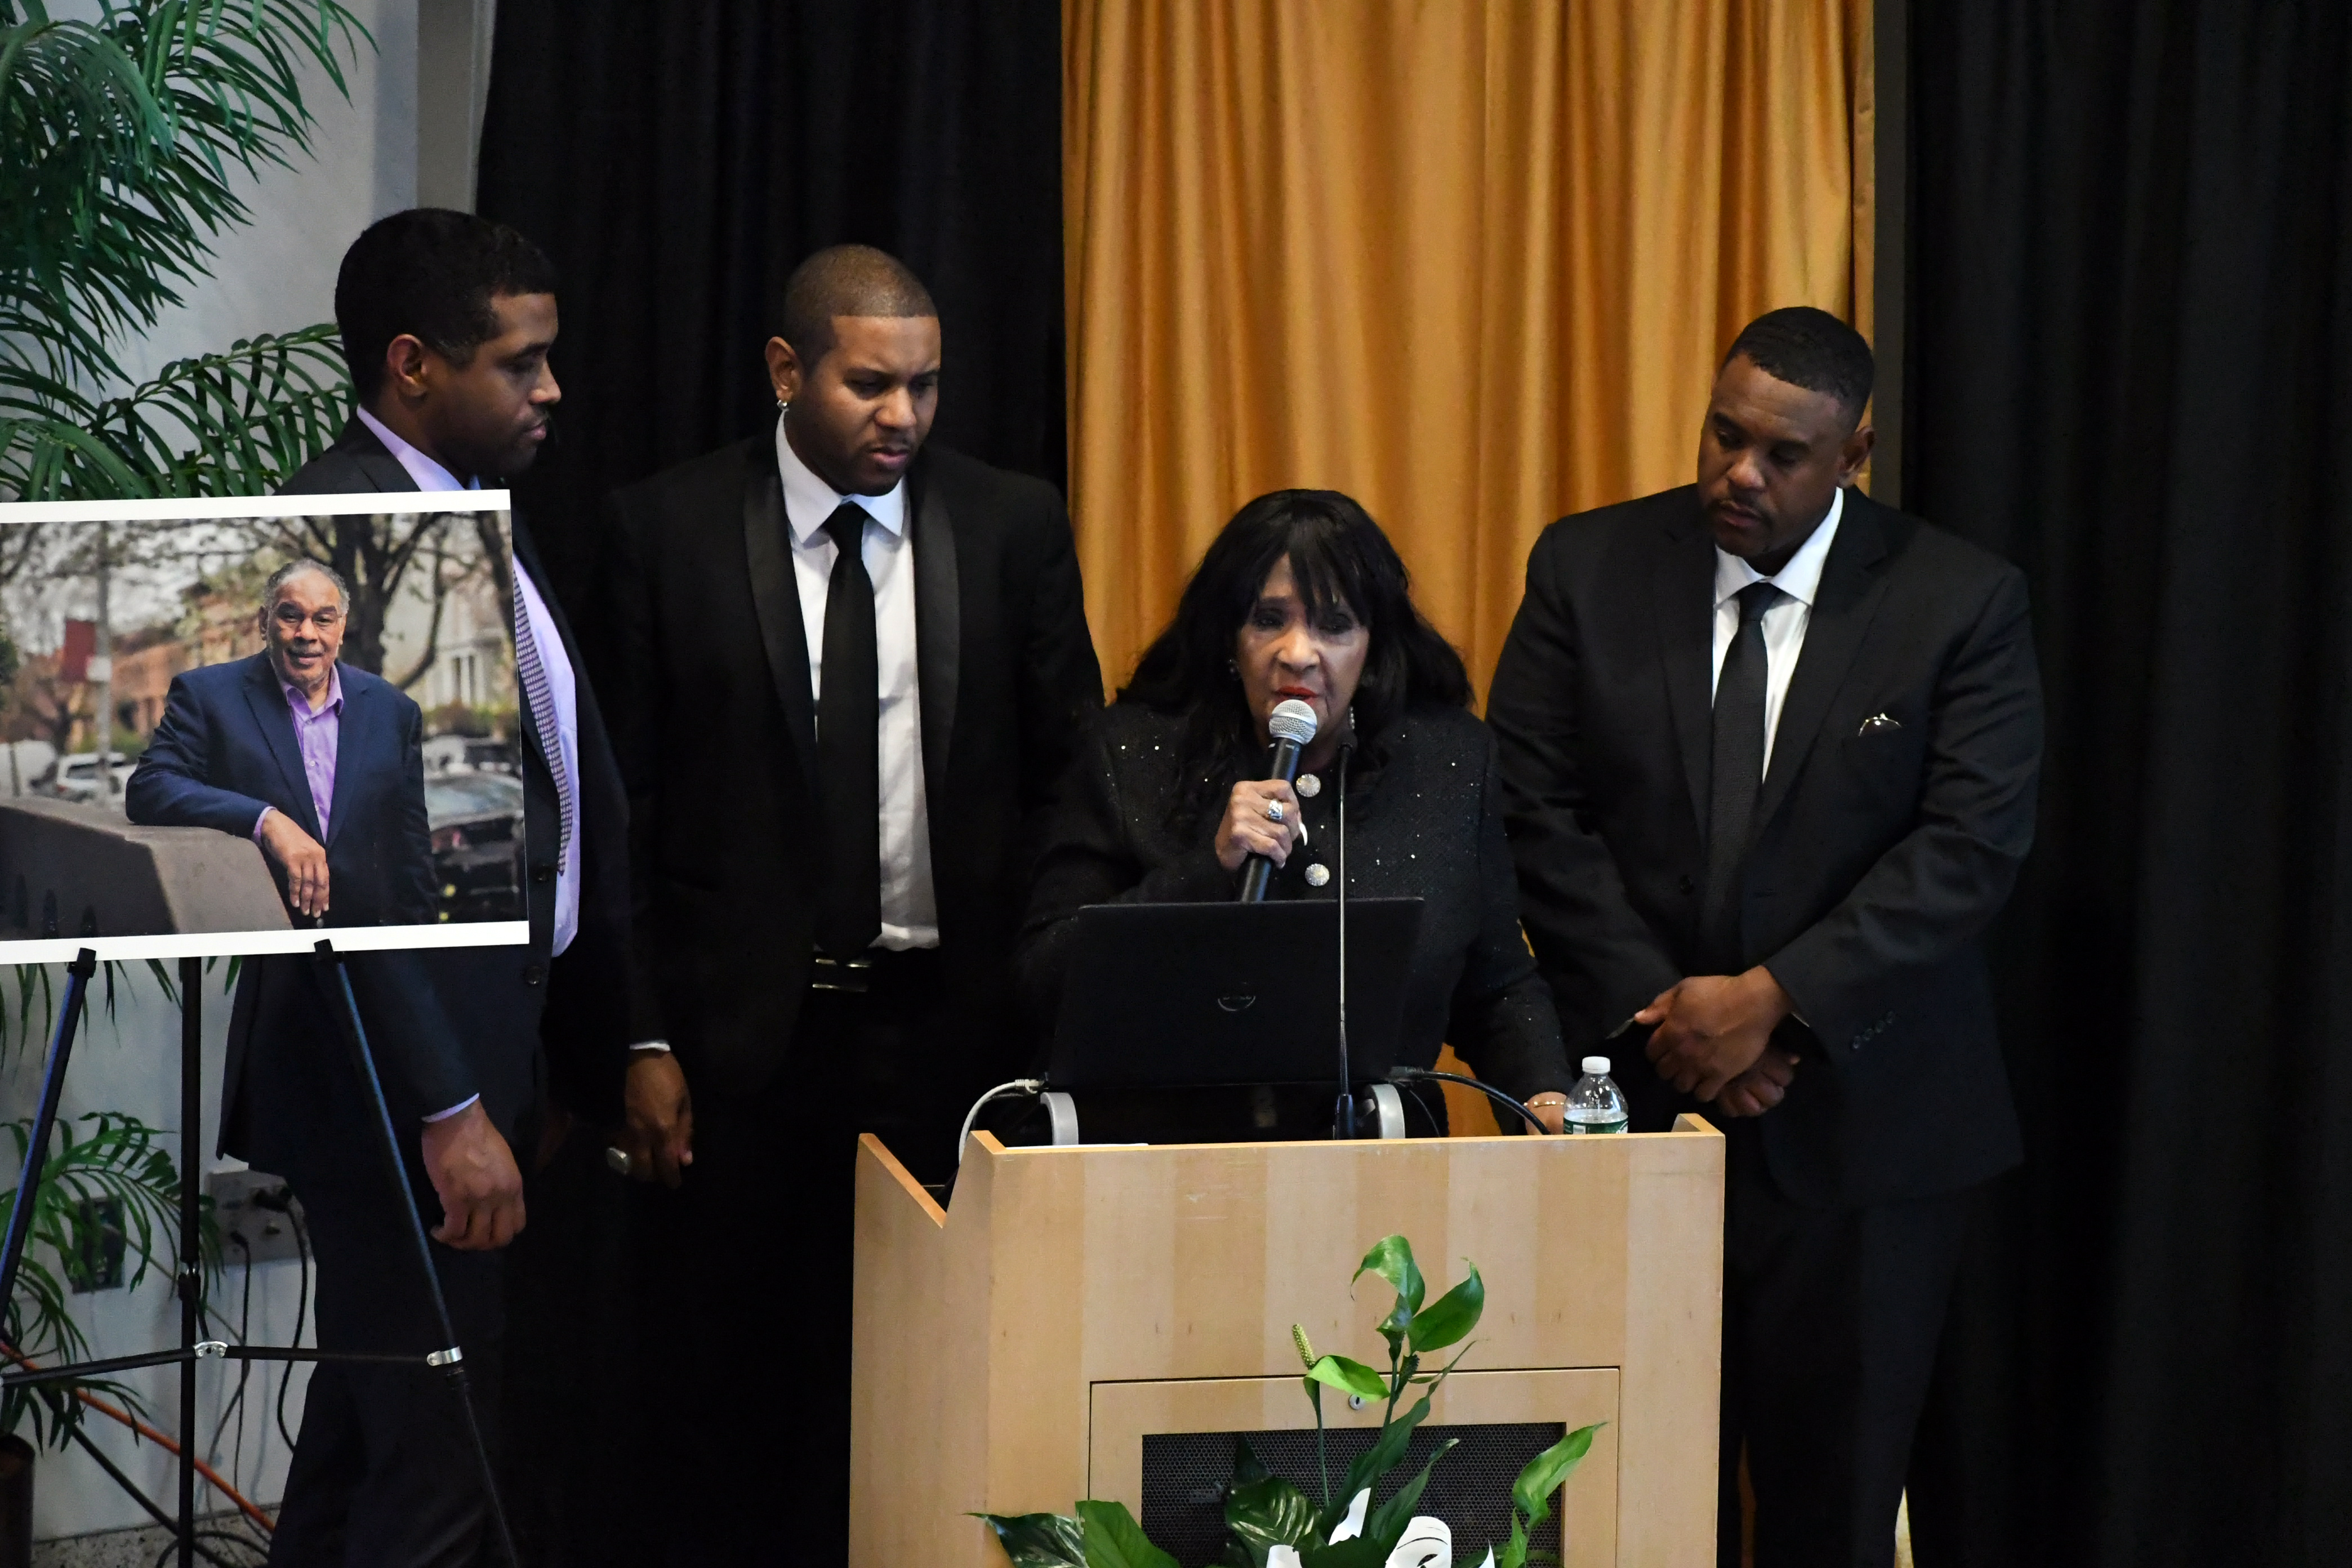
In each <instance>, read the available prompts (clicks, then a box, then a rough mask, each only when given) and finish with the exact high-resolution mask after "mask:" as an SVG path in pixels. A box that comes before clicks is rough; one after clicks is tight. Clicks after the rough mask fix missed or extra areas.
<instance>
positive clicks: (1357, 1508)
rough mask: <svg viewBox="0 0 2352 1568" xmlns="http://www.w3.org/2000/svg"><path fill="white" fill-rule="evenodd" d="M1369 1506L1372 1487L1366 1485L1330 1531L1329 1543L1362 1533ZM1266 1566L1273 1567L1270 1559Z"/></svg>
mask: <svg viewBox="0 0 2352 1568" xmlns="http://www.w3.org/2000/svg"><path fill="white" fill-rule="evenodd" d="M1371 1506H1372V1489H1371V1488H1370V1487H1366V1488H1365V1489H1363V1490H1362V1491H1360V1492H1358V1493H1357V1494H1356V1500H1355V1501H1353V1502H1351V1503H1349V1505H1348V1517H1347V1518H1345V1519H1343V1520H1341V1521H1339V1529H1337V1530H1335V1531H1332V1532H1331V1544H1332V1545H1334V1546H1337V1545H1339V1542H1343V1541H1353V1540H1355V1539H1356V1537H1358V1536H1360V1535H1361V1534H1363V1533H1364V1512H1365V1510H1367V1509H1369V1508H1370V1507H1371ZM1267 1568H1273V1564H1272V1563H1271V1562H1270V1561H1269V1563H1267Z"/></svg>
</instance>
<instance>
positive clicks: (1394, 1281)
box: [1348, 1236, 1428, 1328]
mask: <svg viewBox="0 0 2352 1568" xmlns="http://www.w3.org/2000/svg"><path fill="white" fill-rule="evenodd" d="M1367 1274H1377V1275H1379V1276H1380V1277H1381V1279H1385V1280H1387V1281H1388V1282H1389V1286H1390V1288H1391V1289H1393V1290H1395V1291H1396V1293H1397V1310H1395V1311H1392V1312H1391V1313H1390V1314H1389V1321H1390V1322H1391V1323H1393V1324H1395V1325H1396V1326H1397V1327H1398V1328H1402V1327H1403V1326H1404V1325H1405V1324H1406V1323H1409V1322H1411V1321H1412V1315H1413V1314H1414V1313H1415V1312H1418V1311H1420V1310H1421V1299H1422V1295H1423V1292H1424V1291H1425V1290H1426V1289H1428V1287H1427V1286H1426V1285H1425V1284H1424V1283H1423V1280H1422V1278H1421V1266H1420V1265H1419V1264H1417V1263H1415V1262H1414V1261H1413V1260H1412V1243H1411V1242H1410V1241H1407V1240H1406V1239H1405V1238H1404V1237H1401V1236H1384V1237H1381V1239H1380V1240H1378V1241H1376V1242H1374V1243H1372V1249H1371V1250H1370V1252H1367V1253H1366V1254H1364V1260H1363V1261H1362V1262H1361V1263H1360V1264H1358V1265H1356V1271H1355V1273H1353V1274H1351V1275H1349V1277H1348V1283H1349V1285H1350V1286H1351V1287H1352V1286H1353V1285H1354V1284H1355V1283H1356V1281H1357V1280H1359V1279H1362V1278H1363V1277H1364V1276H1365V1275H1367Z"/></svg>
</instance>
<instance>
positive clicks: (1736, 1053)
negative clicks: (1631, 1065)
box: [1633, 964, 1796, 1100]
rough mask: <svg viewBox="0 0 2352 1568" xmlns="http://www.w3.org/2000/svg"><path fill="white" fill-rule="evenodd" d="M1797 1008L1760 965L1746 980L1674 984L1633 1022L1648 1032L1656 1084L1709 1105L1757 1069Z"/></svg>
mask: <svg viewBox="0 0 2352 1568" xmlns="http://www.w3.org/2000/svg"><path fill="white" fill-rule="evenodd" d="M1795 1006H1796V1005H1795V1004H1794V1003H1793V1002H1791V1001H1790V998H1789V994H1788V993H1787V992H1786V991H1783V990H1781V989H1780V982H1779V981H1777V980H1775V979H1773V978H1772V973H1771V971H1769V970H1768V969H1766V968H1764V967H1763V966H1762V965H1761V964H1759V965H1758V966H1757V967H1756V968H1754V969H1751V970H1748V972H1747V973H1744V974H1694V975H1691V976H1689V977H1687V978H1685V979H1683V980H1677V981H1676V982H1675V983H1674V984H1672V985H1670V986H1668V987H1667V988H1666V989H1665V990H1664V991H1662V992H1660V993H1658V995H1657V998H1656V1000H1654V1001H1653V1002H1652V1003H1651V1004H1650V1005H1648V1006H1646V1007H1644V1008H1643V1009H1642V1010H1641V1011H1640V1012H1638V1013H1636V1014H1634V1015H1633V1021H1634V1022H1635V1023H1637V1024H1647V1025H1649V1026H1651V1033H1650V1044H1649V1056H1650V1060H1651V1061H1652V1062H1654V1064H1656V1066H1657V1069H1658V1076H1659V1077H1660V1078H1663V1079H1665V1080H1666V1081H1667V1082H1669V1083H1671V1084H1673V1085H1674V1086H1675V1088H1676V1089H1680V1090H1681V1091H1682V1092H1683V1093H1685V1094H1691V1095H1696V1096H1697V1097H1698V1098H1699V1099H1701V1100H1713V1099H1714V1098H1715V1097H1716V1096H1717V1095H1718V1094H1720V1093H1722V1092H1723V1089H1724V1086H1725V1085H1726V1084H1727V1083H1729V1082H1731V1080H1732V1079H1736V1078H1738V1077H1739V1075H1740V1074H1742V1073H1744V1072H1746V1071H1747V1070H1748V1068H1751V1067H1754V1066H1755V1065H1756V1062H1757V1059H1758V1058H1760V1057H1762V1056H1763V1055H1764V1051H1765V1047H1767V1046H1769V1044H1770V1043H1771V1040H1772V1031H1773V1029H1774V1028H1775V1027H1776V1026H1778V1025H1779V1024H1780V1020H1781V1019H1783V1018H1785V1017H1787V1016H1789V1015H1790V1013H1791V1012H1793V1011H1794V1010H1795Z"/></svg>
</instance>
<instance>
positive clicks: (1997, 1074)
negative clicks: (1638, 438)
mask: <svg viewBox="0 0 2352 1568" xmlns="http://www.w3.org/2000/svg"><path fill="white" fill-rule="evenodd" d="M1871 374H1872V366H1871V360H1870V351H1869V348H1868V346H1867V345H1866V344H1864V342H1863V341H1862V339H1861V337H1860V336H1859V335H1858V334H1856V333H1855V332H1854V331H1853V330H1852V329H1851V328H1849V327H1847V326H1845V325H1844V324H1843V322H1841V321H1837V320H1836V318H1834V317H1832V316H1830V315H1827V314H1826V313H1824V312H1822V311H1819V310H1801V309H1800V310H1776V311H1773V312H1771V313H1770V314H1769V315H1766V316H1763V317H1761V318H1759V319H1758V320H1757V321H1754V322H1753V323H1751V324H1750V325H1749V326H1748V328H1747V329H1746V330H1745V331H1743V332H1742V333H1741V334H1740V336H1739V339H1738V342H1735V343H1734V344H1733V345H1732V348H1731V352H1730V353H1729V354H1728V355H1727V357H1726V359H1725V361H1724V363H1723V366H1722V369H1721V371H1720V373H1719V374H1717V378H1716V383H1715V388H1714V392H1713V395H1712V398H1711V401H1710V402H1709V404H1708V406H1707V412H1706V422H1705V424H1704V426H1703V427H1702V429H1701V432H1700V437H1699V462H1698V483H1697V485H1696V486H1695V487H1690V488H1685V489H1677V490H1669V491H1667V492H1665V493H1664V494H1661V495H1655V496H1650V497H1647V498H1645V499H1643V500H1635V501H1628V502H1625V503H1623V504H1622V505H1618V506H1612V507H1606V508H1603V509H1601V510H1599V511H1595V512H1589V513H1585V514H1583V515H1580V516H1577V517H1570V518H1565V519H1562V520H1561V521H1559V522H1556V523H1554V524H1553V525H1552V526H1551V527H1549V529H1547V530H1546V531H1544V534H1543V537H1542V538H1541V539H1540V540H1539V541H1538V542H1537V544H1536V547H1535V550H1534V552H1533V554H1532V555H1531V557H1530V558H1529V560H1528V584H1527V597H1526V600H1525V602H1524V603H1523V604H1522V605H1521V606H1520V608H1519V613H1518V617H1517V621H1516V622H1515V623H1514V625H1513V626H1512V628H1511V634H1510V637H1509V640H1508V641H1507V643H1506V645H1505V647H1504V651H1503V657H1502V660H1501V663H1500V665H1499V666H1498V667H1497V668H1496V672H1495V681H1494V688H1493V691H1492V696H1491V699H1490V702H1489V715H1488V716H1489V718H1490V720H1491V721H1492V722H1493V725H1494V728H1495V733H1496V741H1497V742H1498V744H1499V746H1500V748H1501V758H1502V772H1503V781H1504V786H1505V789H1506V792H1507V806H1506V809H1507V814H1508V816H1509V819H1510V823H1511V830H1512V847H1513V849H1514V852H1515V854H1516V857H1517V861H1518V866H1519V879H1520V889H1521V909H1522V911H1523V915H1524V918H1525V921H1526V924H1527V928H1528V938H1529V940H1530V941H1531V942H1533V944H1534V946H1535V950H1536V953H1537V956H1538V960H1539V961H1540V962H1541V963H1542V965H1543V968H1544V970H1545V972H1546V973H1547V975H1548V977H1549V979H1550V981H1551V985H1552V990H1553V994H1554V995H1555V996H1556V997H1558V999H1559V1006H1560V1012H1561V1021H1562V1023H1563V1024H1565V1025H1566V1026H1567V1028H1568V1032H1569V1037H1570V1042H1571V1043H1574V1042H1575V1041H1576V1040H1578V1039H1579V1038H1581V1039H1584V1040H1586V1041H1597V1040H1600V1039H1602V1038H1606V1037H1617V1036H1624V1037H1627V1038H1628V1039H1629V1041H1632V1042H1643V1041H1644V1040H1645V1049H1644V1050H1632V1049H1626V1050H1621V1051H1620V1052H1618V1053H1617V1060H1618V1061H1619V1063H1620V1065H1621V1068H1622V1070H1623V1074H1624V1078H1625V1080H1626V1086H1627V1089H1628V1091H1629V1094H1630V1097H1631V1099H1632V1100H1633V1105H1634V1115H1635V1124H1636V1127H1637V1129H1644V1128H1646V1129H1651V1130H1654V1129H1657V1128H1660V1127H1662V1126H1664V1124H1665V1122H1666V1121H1667V1119H1668V1118H1669V1117H1670V1116H1671V1114H1672V1113H1673V1112H1674V1111H1675V1110H1676V1109H1678V1108H1679V1109H1695V1108H1696V1107H1697V1106H1698V1105H1699V1104H1700V1103H1702V1102H1704V1103H1706V1104H1707V1105H1710V1106H1711V1107H1712V1108H1713V1110H1712V1113H1713V1114H1714V1115H1715V1116H1717V1118H1718V1119H1719V1120H1721V1121H1723V1123H1724V1125H1725V1127H1726V1130H1727V1140H1728V1158H1729V1171H1728V1173H1727V1193H1726V1214H1725V1229H1726V1237H1725V1280H1724V1351H1723V1357H1724V1359H1723V1378H1724V1381H1723V1410H1724V1420H1723V1468H1722V1472H1721V1492H1720V1497H1721V1501H1720V1505H1719V1506H1720V1510H1721V1511H1720V1514H1719V1517H1718V1527H1719V1530H1720V1532H1721V1540H1722V1559H1721V1561H1722V1562H1723V1563H1725V1564H1727V1565H1730V1568H1736V1565H1737V1564H1738V1563H1739V1561H1740V1556H1739V1523H1740V1521H1739V1506H1738V1490H1737V1478H1738V1464H1739V1460H1740V1457H1741V1453H1742V1447H1743V1445H1744V1447H1745V1451H1746V1458H1747V1461H1748V1469H1749V1473H1750V1476H1751V1479H1752V1480H1753V1483H1754V1488H1755V1493H1756V1562H1757V1563H1758V1564H1759V1568H1775V1565H1780V1564H1803V1565H1805V1568H1818V1565H1820V1564H1824V1563H1852V1564H1884V1563H1889V1562H1890V1561H1891V1560H1892V1556H1893V1552H1894V1527H1895V1510H1896V1507H1897V1503H1898V1500H1899V1499H1900V1497H1901V1493H1902V1489H1903V1482H1904V1475H1905V1470H1906V1464H1907V1461H1908V1458H1909V1453H1910V1445H1911V1438H1912V1432H1913V1429H1914V1427H1915V1426H1916V1423H1917V1418H1918V1412H1919V1406H1920V1403H1921V1401H1922V1399H1923V1398H1924V1397H1925V1391H1926V1386H1927V1377H1928V1373H1929V1372H1930V1370H1931V1368H1932V1364H1933V1361H1934V1352H1935V1345H1936V1340H1937V1334H1938V1332H1939V1331H1940V1328H1941V1324H1942V1321H1943V1315H1944V1308H1945V1301H1946V1299H1947V1297H1948V1294H1949V1291H1950V1287H1951V1281H1952V1278H1953V1273H1954V1270H1955V1268H1956V1267H1957V1264H1958V1251H1959V1245H1960V1239H1961V1232H1962V1226H1963V1221H1964V1218H1965V1215H1966V1209H1967V1194H1969V1192H1970V1191H1971V1190H1972V1189H1974V1188H1976V1187H1977V1186H1979V1184H1982V1183H1983V1182H1985V1181H1986V1180H1987V1179H1988V1178H1990V1177H1991V1176H1992V1175H1994V1174H1996V1173H1999V1172H2000V1171H2002V1170H2004V1169H2006V1168H2008V1167H2009V1166H2011V1165H2013V1164H2015V1163H2017V1162H2018V1161H2019V1160H2020V1159H2021V1157H2022V1155H2021V1146H2020V1142H2019V1136H2018V1129H2017V1121H2016V1117H2015V1114H2014V1112H2013V1110H2012V1109H2011V1104H2010V1097H2009V1086H2008V1082H2007V1079H2006V1077H2005V1075H2004V1073H2003V1071H2002V1067H2001V1059H2000V1047H1999V1044H1998V1042H1997V1040H1996V1038H1995V1034H1994V1022H1993V1006H1992V998H1991V994H1990V988H1989V985H1988V982H1987V979H1986V973H1985V965H1984V960H1983V957H1982V955H1981V953H1980V952H1979V937H1980V936H1981V934H1982V932H1983V931H1984V929H1985V927H1986V925H1987V924H1988V923H1989V922H1990V921H1991V920H1992V919H1993V917H1994V916H1995V915H1996V914H1998V913H1999V912H2000V908H2001V905H2002V904H2003V902H2004V901H2005V900H2007V898H2008V896H2009V891H2010V889H2011V884H2012V883H2013V881H2014V880H2015V878H2016V875H2017V869H2018V866H2019V863H2020V862H2021V860H2022V859H2023V858H2024V857H2025V853H2026V850H2027V847H2028V846H2029V845H2030V843H2031V841H2032V834H2033V805H2034V784H2035V779H2036V776H2037V773H2038V772H2039V768H2040V759H2041V745H2042V703H2041V689H2040V682H2039V679H2038V677H2037V675H2036V672H2035V668H2034V659H2033V645H2032V634H2031V630H2030V628H2029V626H2028V624H2027V615H2026V592H2025V584H2024V580H2023V578H2022V577H2021V575H2020V574H2018V572H2017V571H2016V570H2015V569H2014V568H2012V567H2011V566H2009V565H2007V564H2005V563H2002V562H2000V561H1999V560H1997V559H1996V558H1994V557H1993V556H1991V555H1989V554H1987V553H1985V552H1983V551H1981V550H1978V549H1976V548H1974V547H1973V546H1970V545H1969V544H1966V543H1964V542H1961V541H1960V540H1958V539H1957V538H1955V537H1953V536H1952V535H1950V534H1948V533H1945V532H1943V531H1939V530H1937V529H1936V528H1933V527H1930V526H1929V525H1928V524H1927V523H1924V522H1922V521H1919V520H1917V519H1916V518H1912V517H1906V516H1905V515H1904V514H1902V513H1900V512H1897V511H1895V510H1891V509H1890V508H1887V507H1884V506H1881V505H1878V504H1877V503H1875V502H1874V501H1872V500H1869V499H1868V498H1867V497H1865V496H1864V495H1862V494H1861V493H1860V492H1858V491H1855V490H1852V489H1848V488H1846V487H1848V486H1849V485H1851V484H1852V482H1853V479H1854V478H1855V476H1856V475H1857V474H1858V473H1859V471H1860V470H1861V468H1862V467H1863V465H1864V462H1865V461H1866V460H1867V458H1869V455H1870V450H1871V444H1872V433H1871V431H1870V429H1869V428H1868V427H1867V426H1863V425H1862V424H1861V423H1860V420H1861V416H1862V413H1863V410H1864V405H1865V404H1866V403H1867V402H1868V400H1869V396H1870V385H1871ZM1645 1037H1646V1039H1645Z"/></svg>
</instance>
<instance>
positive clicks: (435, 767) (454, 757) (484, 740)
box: [425, 735, 515, 774]
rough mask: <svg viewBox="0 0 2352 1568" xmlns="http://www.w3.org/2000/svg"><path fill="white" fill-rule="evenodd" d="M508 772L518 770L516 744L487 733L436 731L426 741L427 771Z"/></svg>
mask: <svg viewBox="0 0 2352 1568" xmlns="http://www.w3.org/2000/svg"><path fill="white" fill-rule="evenodd" d="M467 769H472V770H473V771H475V772H477V773H509V774H511V773H513V772H514V771H515V762H514V744H513V742H509V741H499V740H494V739H491V738H490V737H488V736H485V735H436V736H434V737H433V738H432V739H431V740H429V741H427V742H425V772H426V773H461V772H464V771H466V770H467Z"/></svg>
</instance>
